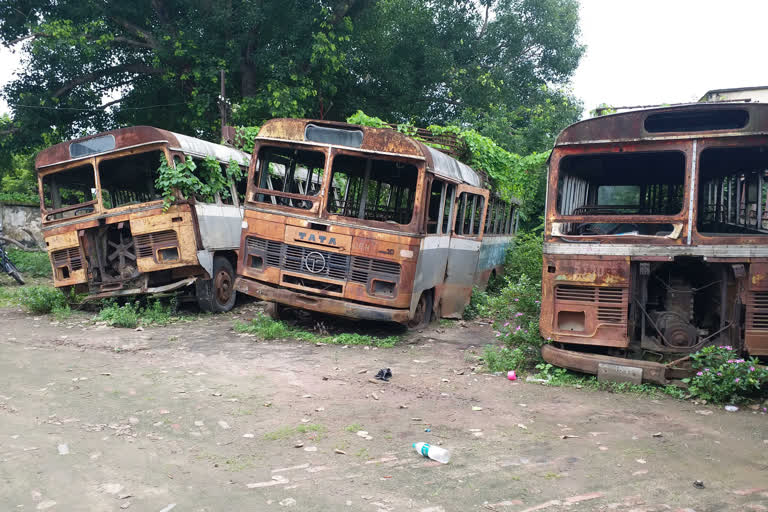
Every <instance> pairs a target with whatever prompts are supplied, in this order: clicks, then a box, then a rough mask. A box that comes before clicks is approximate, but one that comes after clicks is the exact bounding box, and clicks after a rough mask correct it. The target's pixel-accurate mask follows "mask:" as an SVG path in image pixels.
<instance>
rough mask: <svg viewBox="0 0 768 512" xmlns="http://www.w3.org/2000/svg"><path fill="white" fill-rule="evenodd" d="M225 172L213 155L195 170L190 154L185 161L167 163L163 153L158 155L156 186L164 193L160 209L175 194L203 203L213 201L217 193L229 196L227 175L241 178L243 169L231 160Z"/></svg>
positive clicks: (166, 206) (174, 197) (167, 206)
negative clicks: (195, 198) (173, 163)
mask: <svg viewBox="0 0 768 512" xmlns="http://www.w3.org/2000/svg"><path fill="white" fill-rule="evenodd" d="M226 174H227V175H226V176H225V175H224V174H222V172H221V166H220V165H219V162H218V161H217V160H216V159H215V158H213V157H212V156H208V157H206V158H205V160H203V164H202V165H201V166H200V169H199V170H198V167H197V165H196V164H195V162H194V161H193V160H192V157H190V156H187V159H186V161H184V162H175V165H168V161H167V160H166V159H165V156H163V155H161V156H160V167H158V169H157V179H156V180H155V188H156V189H157V190H158V191H159V192H160V194H161V195H162V196H163V211H167V210H168V208H170V206H171V204H172V203H173V201H175V200H176V197H177V195H176V194H177V193H179V194H181V196H183V197H197V198H199V199H200V200H202V201H206V202H213V201H214V198H215V195H216V194H220V195H221V197H222V198H227V197H229V196H230V195H231V194H230V192H229V180H228V178H229V177H230V176H231V177H233V178H237V179H239V178H240V177H242V170H241V169H240V166H239V165H237V162H232V161H231V162H229V165H227V167H226Z"/></svg>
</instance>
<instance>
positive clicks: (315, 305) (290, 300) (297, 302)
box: [235, 277, 409, 324]
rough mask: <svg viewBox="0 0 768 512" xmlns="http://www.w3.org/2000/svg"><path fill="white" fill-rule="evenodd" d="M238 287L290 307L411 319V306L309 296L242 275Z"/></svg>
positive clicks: (383, 318)
mask: <svg viewBox="0 0 768 512" xmlns="http://www.w3.org/2000/svg"><path fill="white" fill-rule="evenodd" d="M235 290H237V291H238V292H240V293H244V294H246V295H250V296H251V297H256V298H258V299H261V300H266V301H270V302H278V303H280V304H285V305H286V306H291V307H294V308H300V309H306V310H309V311H317V312H319V313H327V314H329V315H336V316H343V317H347V318H355V319H359V320H378V321H384V322H397V323H400V324H404V323H406V322H407V321H408V320H409V311H408V310H407V309H390V308H382V307H378V306H367V305H365V304H358V303H355V302H347V301H345V300H341V299H332V298H328V297H318V296H316V295H307V294H304V293H301V292H296V291H293V290H289V289H286V288H275V287H273V286H269V285H266V284H264V283H260V282H259V281H255V280H253V279H248V278H245V277H238V278H237V279H236V280H235Z"/></svg>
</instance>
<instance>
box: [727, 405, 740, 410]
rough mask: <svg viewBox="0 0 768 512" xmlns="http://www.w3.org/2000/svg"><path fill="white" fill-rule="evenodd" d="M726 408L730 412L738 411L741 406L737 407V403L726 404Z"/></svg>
mask: <svg viewBox="0 0 768 512" xmlns="http://www.w3.org/2000/svg"><path fill="white" fill-rule="evenodd" d="M724 409H725V410H726V411H728V412H736V411H738V410H739V408H738V407H736V406H735V405H726V406H725V407H724Z"/></svg>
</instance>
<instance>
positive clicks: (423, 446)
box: [413, 443, 451, 464]
mask: <svg viewBox="0 0 768 512" xmlns="http://www.w3.org/2000/svg"><path fill="white" fill-rule="evenodd" d="M413 449H414V450H416V452H418V453H420V454H422V455H423V456H425V457H429V458H430V459H432V460H436V461H437V462H442V463H443V464H448V461H450V460H451V453H450V452H449V451H448V450H444V449H442V448H440V447H439V446H432V445H431V444H429V443H413Z"/></svg>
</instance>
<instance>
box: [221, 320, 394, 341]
mask: <svg viewBox="0 0 768 512" xmlns="http://www.w3.org/2000/svg"><path fill="white" fill-rule="evenodd" d="M234 329H235V332H241V333H248V334H255V335H256V337H257V338H259V339H260V340H263V341H268V340H275V339H285V338H290V339H295V340H299V341H308V342H312V343H327V344H332V345H372V346H375V347H381V348H391V347H394V346H395V344H396V343H397V342H398V341H400V337H399V336H387V337H385V338H377V337H375V336H369V335H367V334H357V333H341V334H336V335H328V336H320V335H318V334H315V333H313V332H309V331H306V330H304V329H300V328H298V327H293V326H290V325H288V324H286V323H285V322H282V321H280V320H273V319H271V318H269V317H267V316H265V315H258V316H257V317H256V318H254V319H253V320H251V322H250V323H245V322H241V321H237V322H235V325H234Z"/></svg>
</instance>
